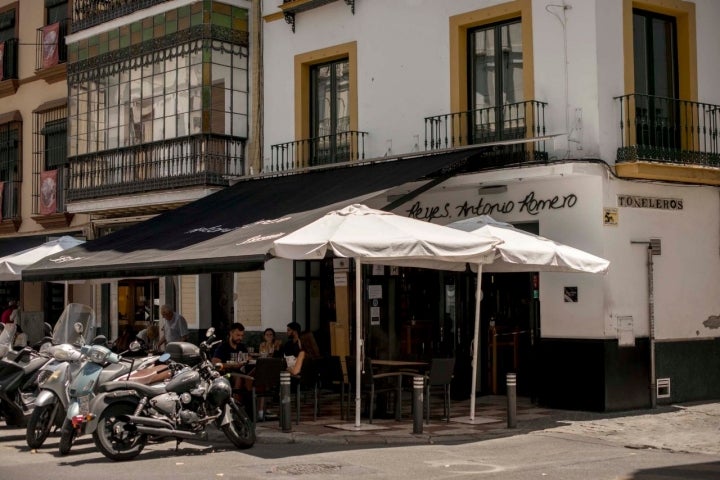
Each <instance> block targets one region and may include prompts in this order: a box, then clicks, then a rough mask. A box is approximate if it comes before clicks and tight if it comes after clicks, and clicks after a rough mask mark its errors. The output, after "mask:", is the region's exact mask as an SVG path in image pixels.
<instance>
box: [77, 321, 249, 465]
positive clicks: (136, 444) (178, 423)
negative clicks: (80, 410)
mask: <svg viewBox="0 0 720 480" xmlns="http://www.w3.org/2000/svg"><path fill="white" fill-rule="evenodd" d="M214 340H215V336H214V329H213V328H210V329H208V339H207V340H206V341H204V342H202V343H201V344H200V348H198V347H197V346H196V345H193V344H191V343H187V342H173V343H169V344H168V345H167V346H166V349H165V351H166V352H169V353H170V354H171V355H172V356H173V361H176V362H180V363H183V364H195V363H197V360H198V359H199V360H200V362H199V363H197V365H195V366H194V367H185V368H184V369H183V370H182V371H180V372H179V373H177V374H176V375H174V376H173V378H172V380H170V381H169V382H168V383H167V384H165V385H162V386H159V387H148V386H145V385H141V384H138V383H136V382H111V383H107V384H105V385H104V386H102V387H101V391H103V392H104V393H100V394H99V395H98V396H97V397H95V399H94V400H93V402H92V405H91V414H90V416H91V419H90V422H89V423H88V427H87V431H88V432H92V434H93V439H94V440H95V445H96V446H97V447H98V449H99V450H100V451H101V452H102V454H103V455H105V456H106V457H108V458H110V459H111V460H130V459H132V458H135V457H136V456H137V455H139V454H140V452H141V451H142V450H143V448H144V447H145V444H146V443H147V442H148V439H149V437H153V438H163V437H169V438H175V439H176V441H177V442H178V444H179V443H180V442H181V441H182V440H184V439H207V431H206V428H207V425H208V424H209V423H211V422H213V423H215V424H216V425H217V427H218V428H219V429H221V430H222V431H223V433H225V435H226V436H227V438H228V439H229V440H230V441H231V442H232V443H233V444H234V445H235V446H236V447H238V448H250V447H252V446H253V445H254V444H255V426H254V424H253V423H252V421H251V420H250V418H249V417H248V415H247V413H246V412H245V409H244V408H243V407H241V406H239V405H238V404H237V403H235V400H234V399H233V397H232V388H231V386H230V381H229V380H228V379H227V378H226V377H224V376H221V375H220V373H218V372H217V371H216V370H215V368H214V367H213V365H212V363H211V362H210V360H209V359H208V352H209V351H210V350H211V348H212V347H213V346H214V345H215V344H216V343H217V342H216V343H213V341H214Z"/></svg>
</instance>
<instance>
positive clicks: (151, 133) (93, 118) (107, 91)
mask: <svg viewBox="0 0 720 480" xmlns="http://www.w3.org/2000/svg"><path fill="white" fill-rule="evenodd" d="M158 58H162V59H164V61H157V59H158ZM205 67H207V68H205ZM247 69H248V65H247V51H246V49H245V47H243V46H240V45H233V44H229V43H225V42H219V41H212V47H210V46H209V45H206V44H204V42H203V41H193V42H190V43H188V44H184V45H179V46H176V47H171V48H167V49H165V50H163V51H160V52H154V53H152V54H148V55H143V56H141V57H138V58H131V59H127V60H124V61H122V62H121V63H120V64H118V65H117V66H116V68H112V69H104V70H103V72H102V73H100V72H99V73H98V74H96V75H92V76H91V75H86V76H84V79H83V80H82V81H79V82H76V83H73V81H72V80H71V84H70V86H69V90H70V94H69V121H70V124H69V126H70V131H69V137H70V144H69V145H70V151H69V155H70V156H71V157H73V156H77V155H84V154H87V153H93V152H99V151H103V150H107V149H115V148H122V147H128V146H133V145H139V144H145V143H151V142H157V141H163V140H169V139H174V138H176V137H183V136H188V135H193V134H199V133H217V134H224V135H232V136H236V137H243V138H244V137H247V122H248V120H247V116H248V96H247V91H248V77H247ZM105 72H107V73H105Z"/></svg>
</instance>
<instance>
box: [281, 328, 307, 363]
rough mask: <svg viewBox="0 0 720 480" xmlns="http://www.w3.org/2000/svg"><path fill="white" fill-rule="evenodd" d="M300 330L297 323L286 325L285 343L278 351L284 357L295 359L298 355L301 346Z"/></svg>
mask: <svg viewBox="0 0 720 480" xmlns="http://www.w3.org/2000/svg"><path fill="white" fill-rule="evenodd" d="M300 330H302V327H301V326H300V324H299V323H298V322H290V323H288V324H287V338H288V340H287V342H285V344H284V345H283V346H282V348H281V349H280V351H281V352H282V354H283V356H285V357H295V358H297V356H298V355H300V351H301V350H302V345H300Z"/></svg>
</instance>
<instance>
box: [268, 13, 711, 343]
mask: <svg viewBox="0 0 720 480" xmlns="http://www.w3.org/2000/svg"><path fill="white" fill-rule="evenodd" d="M278 3H279V2H277V1H276V0H263V9H264V11H263V14H265V15H267V14H270V13H273V12H277V11H279V10H278V9H277V5H278ZM500 3H502V2H499V1H479V0H453V1H452V2H449V1H439V0H393V1H383V0H363V1H362V2H357V5H356V11H355V15H354V16H353V15H352V14H351V13H350V8H349V7H348V6H347V5H346V4H345V3H344V2H341V1H337V2H333V3H330V4H328V5H325V6H323V7H319V8H316V9H313V10H311V11H309V12H305V13H301V14H298V15H297V17H296V32H295V33H294V34H293V33H292V31H291V29H290V26H289V25H288V24H286V23H285V22H284V21H282V20H278V21H272V22H265V23H264V29H265V30H264V42H265V43H264V55H265V61H264V64H265V101H266V106H265V122H264V123H265V150H264V156H265V157H266V158H269V157H270V146H271V145H273V144H276V143H283V142H288V141H292V140H295V138H294V131H295V125H294V70H293V68H294V57H295V55H297V54H302V53H307V52H310V51H313V50H317V49H321V48H327V47H330V46H333V45H338V44H342V43H347V42H357V52H358V76H359V78H358V99H359V106H358V108H359V111H358V118H359V129H360V130H362V131H367V132H369V137H368V139H367V141H366V144H365V150H366V157H367V158H373V157H380V156H382V155H383V154H384V153H385V150H386V147H387V143H386V141H387V140H388V139H392V148H393V153H396V154H397V153H402V152H409V151H411V150H412V148H413V144H414V138H413V136H414V135H419V136H420V143H421V145H420V148H421V150H422V149H423V145H422V144H423V141H424V131H423V125H424V124H423V119H424V117H426V116H430V115H438V114H444V113H449V112H450V93H449V91H450V85H449V74H450V73H449V72H450V67H449V62H450V59H449V49H450V47H449V31H448V28H449V18H450V17H451V16H452V15H457V14H461V13H467V12H471V11H474V10H478V9H481V8H485V7H488V6H492V5H497V4H500ZM560 3H562V2H556V4H560ZM566 3H567V4H569V5H570V6H571V8H570V9H568V10H565V11H564V12H563V11H562V10H561V9H557V8H555V9H553V8H550V10H551V11H552V12H555V13H557V14H559V15H560V16H561V17H562V18H563V22H564V25H565V26H564V29H563V24H562V23H561V22H560V21H559V20H558V18H556V17H555V16H553V15H552V13H551V12H549V11H547V9H546V7H547V6H548V5H549V2H544V1H534V2H533V7H532V16H533V50H534V69H535V70H534V73H533V77H534V87H535V99H536V100H541V101H546V102H548V104H549V106H548V110H547V111H546V125H547V130H548V132H550V133H559V132H565V131H566V130H568V129H569V130H572V131H573V133H574V135H575V136H574V138H575V139H576V140H578V141H579V143H574V142H571V143H568V142H567V141H566V138H564V137H561V138H559V139H558V140H557V141H555V142H548V144H547V145H546V148H547V150H548V152H549V154H550V157H551V159H563V158H580V159H585V158H593V159H599V160H601V161H602V162H605V163H606V164H609V165H612V164H614V162H615V155H616V150H617V147H618V146H619V133H620V131H619V121H620V113H619V109H618V105H617V103H616V100H614V99H613V97H615V96H618V95H623V94H625V93H628V92H626V91H625V85H624V81H625V76H624V58H623V41H624V40H623V29H622V21H623V0H576V1H572V2H566ZM695 4H696V13H697V16H696V20H697V24H696V30H697V38H698V44H697V83H698V100H699V101H701V102H708V103H714V104H720V92H718V89H717V79H718V78H720V62H717V53H716V49H717V45H720V29H718V28H717V26H716V24H717V19H718V18H720V2H718V1H716V0H697V1H696V2H695ZM563 13H564V17H563ZM566 44H567V52H566V51H565V45H566ZM565 65H567V72H568V83H567V86H566V84H565V80H564V76H565V73H564V72H565ZM566 112H567V113H568V122H567V125H566ZM568 165H569V166H566V165H556V166H549V167H539V168H527V169H522V170H520V171H519V172H521V173H518V171H492V172H484V173H481V174H476V175H475V176H474V177H473V176H467V177H465V178H462V179H453V180H451V181H449V182H447V183H446V185H445V187H444V188H438V189H436V190H434V191H432V192H427V193H425V194H424V195H422V196H421V197H420V198H419V200H420V201H421V202H423V203H444V202H446V201H449V202H451V203H453V202H454V203H457V202H464V201H465V200H468V201H469V202H470V203H472V202H473V201H475V202H477V200H478V197H479V194H478V190H477V185H478V184H479V183H480V182H484V183H485V184H489V183H493V182H496V183H497V182H499V183H503V184H507V186H508V190H507V192H505V193H503V194H499V195H493V201H508V200H513V201H516V202H517V201H518V199H520V198H523V197H524V196H525V195H527V194H528V193H529V192H530V191H534V192H535V195H536V196H537V197H538V198H547V197H549V196H554V195H560V196H562V195H566V194H570V193H573V194H575V195H577V204H576V205H575V206H574V207H573V208H565V209H561V210H555V211H546V212H542V213H540V214H538V215H537V216H532V215H528V214H527V213H522V212H519V211H518V210H517V209H515V211H514V212H512V213H509V214H504V215H499V214H495V215H494V216H495V217H496V218H498V219H499V220H504V221H509V222H518V221H528V220H538V221H539V225H540V232H541V233H542V234H543V235H545V236H547V237H549V238H552V239H555V240H557V241H560V242H563V243H568V244H570V245H573V246H575V247H578V248H581V249H584V250H588V251H590V252H592V253H595V254H597V255H600V256H603V257H605V258H608V259H609V260H610V261H611V262H612V263H611V268H610V271H609V273H608V274H607V275H606V276H592V275H582V274H581V275H574V274H550V273H543V274H541V280H540V285H541V286H540V300H541V309H542V310H541V316H542V328H543V332H542V333H543V336H546V337H573V338H613V337H615V336H616V335H617V331H616V321H617V316H626V315H629V316H632V317H633V320H634V326H633V329H634V334H635V335H636V336H647V335H648V288H647V266H646V255H645V247H644V245H634V244H632V243H631V241H632V240H641V241H646V240H648V239H649V238H653V237H657V238H660V239H661V240H662V255H661V256H659V257H655V258H654V268H655V272H654V273H655V274H654V282H655V295H654V303H655V322H656V331H655V335H656V338H657V339H659V340H664V339H688V338H708V337H714V336H717V335H718V331H717V329H715V330H713V329H709V328H707V327H705V326H704V325H703V321H705V320H706V319H707V318H708V317H709V316H712V315H719V314H720V299H718V295H717V285H718V282H719V280H720V240H719V237H720V198H718V195H719V194H718V189H717V188H713V187H692V186H680V185H670V184H660V183H650V182H634V181H627V180H619V179H617V178H614V177H613V175H612V173H611V171H610V170H609V169H608V168H606V167H603V166H600V165H586V166H580V165H578V164H568ZM521 177H522V180H520V178H521ZM472 182H474V183H472ZM463 184H464V187H463ZM618 194H630V195H636V196H646V197H653V198H681V199H682V200H683V209H682V210H657V209H651V208H619V224H618V225H617V226H604V225H603V208H604V207H618V204H617V195H618ZM376 206H377V205H376ZM404 207H406V206H404ZM406 210H407V209H406V208H405V209H404V208H399V209H397V210H396V213H404V214H407V211H406ZM450 220H451V219H436V220H435V221H437V222H439V223H440V222H448V221H450ZM272 268H276V267H272ZM286 272H287V273H288V276H289V277H288V278H291V275H290V273H291V272H290V270H289V269H287V270H286ZM266 277H267V279H269V278H271V277H270V276H269V272H265V273H264V277H263V278H264V280H263V281H264V285H265V282H266V281H267V280H266ZM273 278H274V276H273ZM278 278H280V276H279V275H278ZM283 281H289V280H283ZM564 286H577V287H578V289H579V299H580V300H579V302H578V303H575V304H571V303H565V302H564V301H563V296H562V292H563V287H564ZM285 287H286V291H287V293H291V292H292V285H291V284H287V285H285ZM285 287H283V288H285ZM264 289H265V287H264ZM275 289H276V285H274V284H273V286H272V288H269V287H268V288H267V290H268V293H270V292H274V291H275ZM277 298H282V296H278V297H277ZM267 303H268V302H265V301H264V302H263V305H264V306H263V308H264V310H263V318H264V319H263V322H264V323H266V322H270V324H277V325H280V326H284V323H283V322H284V321H285V318H284V317H285V316H286V315H288V314H289V313H290V312H291V306H288V305H279V304H278V302H270V303H271V305H267V306H266V304H267ZM266 314H267V315H269V317H267V319H266V318H265V315H266Z"/></svg>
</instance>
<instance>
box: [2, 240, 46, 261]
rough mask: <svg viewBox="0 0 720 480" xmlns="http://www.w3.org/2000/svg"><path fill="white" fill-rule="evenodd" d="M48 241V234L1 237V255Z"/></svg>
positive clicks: (20, 250) (10, 253)
mask: <svg viewBox="0 0 720 480" xmlns="http://www.w3.org/2000/svg"><path fill="white" fill-rule="evenodd" d="M47 241H48V236H47V235H33V236H27V237H7V238H0V257H4V256H6V255H12V254H14V253H18V252H22V251H23V250H27V249H28V248H34V247H37V246H39V245H42V244H43V243H45V242H47Z"/></svg>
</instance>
